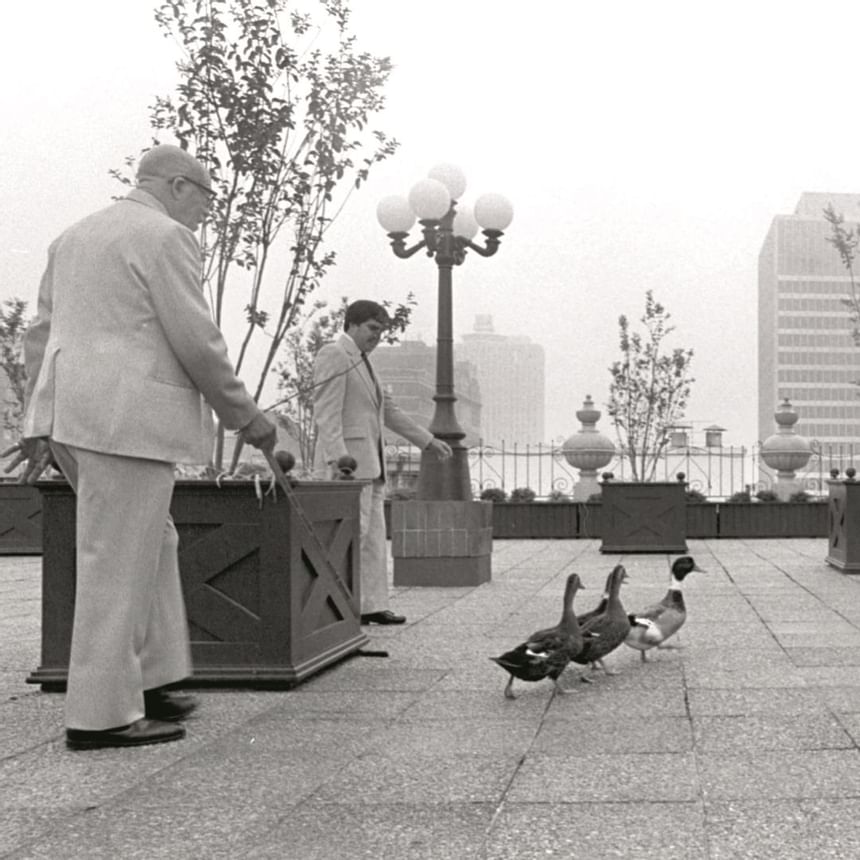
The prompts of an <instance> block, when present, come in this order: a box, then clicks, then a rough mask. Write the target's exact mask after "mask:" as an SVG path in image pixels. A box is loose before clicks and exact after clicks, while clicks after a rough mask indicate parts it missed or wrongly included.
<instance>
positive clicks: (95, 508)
mask: <svg viewBox="0 0 860 860" xmlns="http://www.w3.org/2000/svg"><path fill="white" fill-rule="evenodd" d="M51 448H52V450H53V452H54V456H55V458H56V460H57V463H59V465H60V468H61V469H62V470H63V473H64V474H65V475H66V477H67V478H68V480H69V483H70V484H71V485H72V487H73V488H74V491H75V495H76V497H77V500H76V501H77V531H76V536H77V557H76V558H77V584H76V588H75V613H74V625H73V630H72V648H71V655H70V658H69V676H68V686H67V693H66V727H67V728H72V729H88V730H96V731H97V730H101V729H108V728H114V727H117V726H123V725H127V724H128V723H132V722H134V721H135V720H137V719H139V718H140V717H142V716H143V715H144V704H143V691H144V690H149V689H153V688H155V687H161V686H163V685H165V684H170V683H173V682H176V681H180V680H182V679H183V678H186V677H187V676H188V675H189V674H190V673H191V650H190V645H189V639H188V621H187V618H186V614H185V603H184V600H183V597H182V585H181V581H180V578H179V562H178V556H177V552H178V547H179V539H178V536H177V534H176V529H175V527H174V525H173V521H172V520H171V518H170V500H171V496H172V494H173V484H174V472H173V465H172V464H171V463H164V462H160V461H157V460H143V459H137V458H132V457H118V456H114V455H111V454H100V453H96V452H94V451H88V450H85V449H82V448H74V447H72V446H70V445H62V444H59V443H52V444H51Z"/></svg>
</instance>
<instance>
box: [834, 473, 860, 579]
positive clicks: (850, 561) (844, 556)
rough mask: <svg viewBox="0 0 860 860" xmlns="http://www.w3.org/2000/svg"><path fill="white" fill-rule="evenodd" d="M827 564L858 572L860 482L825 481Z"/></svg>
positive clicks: (859, 561) (859, 564) (859, 558)
mask: <svg viewBox="0 0 860 860" xmlns="http://www.w3.org/2000/svg"><path fill="white" fill-rule="evenodd" d="M828 487H829V498H828V500H827V563H828V564H830V565H832V566H833V567H838V568H839V569H840V570H844V571H847V572H849V573H854V572H856V571H860V483H857V482H855V481H828Z"/></svg>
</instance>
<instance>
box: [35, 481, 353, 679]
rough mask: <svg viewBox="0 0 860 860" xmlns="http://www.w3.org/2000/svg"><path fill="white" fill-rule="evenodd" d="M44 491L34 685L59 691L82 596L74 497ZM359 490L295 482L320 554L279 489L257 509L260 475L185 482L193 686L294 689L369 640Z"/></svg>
mask: <svg viewBox="0 0 860 860" xmlns="http://www.w3.org/2000/svg"><path fill="white" fill-rule="evenodd" d="M38 486H39V489H40V490H41V492H42V502H43V504H42V510H43V525H44V538H43V561H42V658H41V665H40V666H39V668H38V669H36V670H35V671H34V672H33V673H32V674H31V675H30V676H29V677H28V678H27V680H28V681H29V682H30V683H34V684H42V686H43V687H45V688H46V689H58V688H61V687H62V686H63V685H64V684H65V680H66V671H67V668H68V659H69V647H70V644H71V632H72V617H73V610H74V600H75V496H74V493H73V492H72V490H71V488H70V487H69V485H68V484H67V483H65V482H63V481H57V482H42V483H40V484H39V485H38ZM361 486H362V483H361V482H358V481H350V482H347V481H325V482H322V481H321V482H306V483H302V484H299V485H298V486H296V489H295V492H296V495H297V497H298V499H299V500H300V502H301V504H302V507H303V509H304V511H305V514H306V516H307V517H308V519H309V520H310V521H311V523H313V526H314V531H315V533H316V535H317V536H318V538H319V541H320V542H321V544H322V547H323V548H324V549H321V548H320V546H319V544H318V542H317V541H315V540H314V539H313V538H312V537H311V536H310V535H309V534H308V533H307V530H306V529H305V527H304V525H303V524H302V521H301V518H300V517H299V516H298V514H297V512H296V510H295V507H294V506H293V505H292V504H290V503H289V501H288V500H287V499H286V498H285V497H284V496H283V494H282V493H281V494H279V496H278V498H277V500H274V499H273V498H272V497H271V496H266V497H265V499H264V501H263V504H262V505H260V503H259V502H258V500H257V498H256V495H255V493H254V485H253V483H251V482H247V481H229V482H224V483H222V484H221V486H220V487H219V486H217V485H216V484H215V483H214V482H211V481H181V482H178V483H177V485H176V489H175V491H174V494H173V501H172V504H171V514H172V516H173V519H174V522H175V523H176V528H177V531H178V532H179V539H180V546H179V567H180V573H181V576H182V586H183V591H184V594H185V602H186V609H187V612H188V622H189V627H190V632H191V654H192V659H193V667H194V668H193V675H192V678H191V679H190V681H191V682H192V683H199V684H206V685H224V686H228V685H250V686H261V687H271V686H276V687H290V686H293V685H294V684H296V683H298V682H299V681H301V680H303V679H304V678H306V677H308V676H309V675H311V674H313V673H314V672H317V671H319V670H320V669H322V668H323V667H325V666H328V665H329V664H331V663H333V662H335V661H337V660H340V659H342V658H343V657H345V656H347V655H348V654H351V653H353V652H354V651H356V650H358V649H359V648H360V647H362V646H363V645H365V644H366V643H367V641H368V640H367V637H366V636H365V635H364V634H363V633H362V632H361V627H360V609H359V607H360V602H359V552H358V539H359V494H360V492H361ZM129 526H130V527H133V524H129ZM323 552H324V554H325V556H324V557H323V555H322V553H323ZM325 558H327V559H328V564H327V563H326V561H325Z"/></svg>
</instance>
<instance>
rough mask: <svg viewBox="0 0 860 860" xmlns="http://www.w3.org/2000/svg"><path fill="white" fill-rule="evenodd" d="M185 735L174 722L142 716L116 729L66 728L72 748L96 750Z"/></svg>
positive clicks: (130, 745) (159, 742)
mask: <svg viewBox="0 0 860 860" xmlns="http://www.w3.org/2000/svg"><path fill="white" fill-rule="evenodd" d="M184 737H185V729H184V728H182V726H175V725H173V723H163V722H160V721H159V720H148V719H146V717H142V718H141V719H139V720H135V722H133V723H132V724H131V725H128V726H119V727H118V728H115V729H104V730H102V731H90V730H88V729H66V746H67V747H68V748H69V749H72V750H96V749H101V748H102V747H142V746H145V745H146V744H164V743H167V742H168V741H178V740H180V739H181V738H184Z"/></svg>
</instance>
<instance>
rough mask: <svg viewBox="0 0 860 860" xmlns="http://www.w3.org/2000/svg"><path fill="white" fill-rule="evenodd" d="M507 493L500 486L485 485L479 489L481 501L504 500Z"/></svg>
mask: <svg viewBox="0 0 860 860" xmlns="http://www.w3.org/2000/svg"><path fill="white" fill-rule="evenodd" d="M507 499H508V494H507V493H506V492H505V491H504V490H503V489H502V488H501V487H487V488H486V489H483V490H481V501H482V502H505V501H507Z"/></svg>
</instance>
